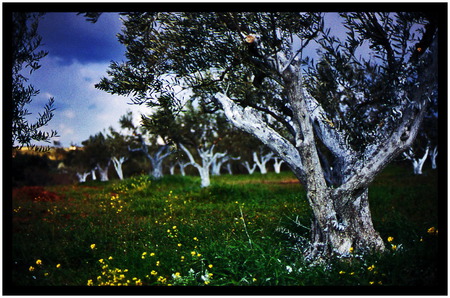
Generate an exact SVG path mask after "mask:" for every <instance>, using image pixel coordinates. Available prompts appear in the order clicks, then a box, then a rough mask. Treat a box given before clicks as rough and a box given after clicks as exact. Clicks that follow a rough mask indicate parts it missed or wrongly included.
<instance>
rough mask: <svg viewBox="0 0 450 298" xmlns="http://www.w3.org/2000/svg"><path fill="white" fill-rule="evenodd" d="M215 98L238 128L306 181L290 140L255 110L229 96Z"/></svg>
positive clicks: (218, 94)
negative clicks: (261, 143) (254, 138)
mask: <svg viewBox="0 0 450 298" xmlns="http://www.w3.org/2000/svg"><path fill="white" fill-rule="evenodd" d="M215 98H216V99H217V100H218V101H219V102H220V103H221V104H222V107H223V110H224V112H225V115H226V117H227V118H228V120H229V121H231V122H232V123H233V124H234V125H235V126H236V127H238V128H239V129H242V130H244V131H245V132H247V133H249V134H251V135H253V136H255V137H256V138H257V139H259V140H260V141H261V142H263V143H264V144H265V145H266V146H268V147H269V148H270V149H271V150H272V151H274V152H276V154H277V155H278V156H280V157H281V158H282V159H283V160H284V161H285V162H286V163H287V164H288V165H289V166H290V167H291V169H292V170H293V171H294V173H295V174H296V175H298V176H300V179H301V180H302V181H305V180H304V179H305V173H304V169H303V165H302V162H301V159H300V155H299V152H298V151H297V149H296V148H295V147H294V145H293V144H291V143H290V142H289V141H288V140H286V139H285V138H284V137H282V136H281V135H280V134H279V133H278V132H276V131H275V130H274V129H272V128H271V127H270V126H269V125H268V124H267V123H266V122H265V121H264V120H263V118H262V116H261V115H260V114H259V113H258V112H257V111H256V110H255V109H253V108H251V107H246V108H242V107H240V106H239V105H237V104H236V103H234V102H233V101H232V100H231V99H230V98H229V97H228V96H227V95H225V94H223V93H217V94H216V96H215Z"/></svg>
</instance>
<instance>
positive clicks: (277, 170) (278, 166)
mask: <svg viewBox="0 0 450 298" xmlns="http://www.w3.org/2000/svg"><path fill="white" fill-rule="evenodd" d="M283 163H284V161H283V160H282V159H281V158H278V157H275V158H274V164H273V168H274V170H275V173H277V174H280V172H281V165H282V164H283Z"/></svg>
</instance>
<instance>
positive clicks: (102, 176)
mask: <svg viewBox="0 0 450 298" xmlns="http://www.w3.org/2000/svg"><path fill="white" fill-rule="evenodd" d="M110 163H111V160H109V161H108V163H107V164H106V166H105V167H103V168H102V167H101V166H100V164H97V169H98V172H99V173H100V181H109V178H108V170H109V165H110Z"/></svg>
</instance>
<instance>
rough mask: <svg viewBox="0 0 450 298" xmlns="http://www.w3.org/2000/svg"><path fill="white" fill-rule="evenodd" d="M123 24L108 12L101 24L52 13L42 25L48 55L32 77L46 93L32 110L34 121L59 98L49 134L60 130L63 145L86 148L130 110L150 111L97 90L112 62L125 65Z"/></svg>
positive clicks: (33, 81) (32, 119)
mask: <svg viewBox="0 0 450 298" xmlns="http://www.w3.org/2000/svg"><path fill="white" fill-rule="evenodd" d="M120 29H121V21H120V19H119V15H118V14H115V13H105V14H103V15H102V16H101V18H100V19H99V21H98V22H97V23H95V24H93V23H90V22H87V21H86V20H85V18H84V17H83V16H82V15H77V14H76V13H47V14H45V15H44V17H43V18H42V19H41V21H40V23H39V28H38V30H39V34H40V35H41V36H42V45H41V48H40V49H42V50H45V51H48V53H49V54H48V55H47V56H46V57H45V58H43V59H42V60H41V61H40V64H41V65H42V67H41V68H40V69H39V70H37V71H36V72H34V73H33V74H32V75H31V76H29V79H30V80H29V83H30V84H32V85H33V86H34V87H35V88H37V89H39V90H40V94H39V95H38V96H36V97H35V98H34V99H33V102H32V104H31V105H30V106H29V107H28V109H29V110H30V112H32V115H31V116H30V117H29V119H30V121H31V122H32V121H34V119H35V118H36V117H37V114H38V113H39V112H42V110H43V106H44V105H45V103H47V101H48V98H49V97H54V98H55V107H56V110H55V112H54V114H55V116H54V118H53V119H52V120H51V121H50V123H49V125H48V126H47V127H45V128H44V129H43V130H45V131H50V130H57V131H58V134H59V135H60V137H59V138H55V139H54V140H57V141H60V142H61V144H62V146H66V147H67V146H69V145H70V144H72V143H73V144H77V145H81V142H82V141H83V140H86V139H87V138H89V136H90V135H93V134H96V133H97V132H100V131H102V130H103V129H107V128H108V127H109V126H114V127H115V128H116V129H119V125H118V119H119V117H120V116H121V115H123V114H125V113H126V112H127V110H131V111H133V112H134V114H135V117H136V119H138V115H139V114H140V112H144V113H145V112H146V111H148V109H147V108H146V107H143V106H136V105H130V104H129V103H130V100H129V99H127V98H125V97H122V96H115V95H111V94H109V93H106V92H104V91H101V90H97V89H96V88H95V87H94V85H95V84H96V83H98V82H99V81H100V78H101V77H103V76H106V70H107V68H108V66H109V64H110V61H112V60H114V61H122V60H124V53H125V47H124V46H122V45H121V44H120V43H119V42H118V41H117V37H116V35H117V33H119V32H120Z"/></svg>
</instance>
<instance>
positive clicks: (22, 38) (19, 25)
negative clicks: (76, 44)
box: [9, 12, 57, 149]
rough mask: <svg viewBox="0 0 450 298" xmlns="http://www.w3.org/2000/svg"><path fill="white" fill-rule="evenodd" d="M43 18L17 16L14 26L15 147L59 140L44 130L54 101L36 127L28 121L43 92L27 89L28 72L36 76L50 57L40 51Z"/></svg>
mask: <svg viewBox="0 0 450 298" xmlns="http://www.w3.org/2000/svg"><path fill="white" fill-rule="evenodd" d="M41 16H42V14H38V13H28V12H13V13H12V16H11V18H12V24H11V28H10V29H9V30H12V41H11V42H12V52H11V59H12V60H11V61H12V97H11V99H12V146H13V147H14V148H20V147H22V146H28V147H32V148H34V149H42V147H36V146H35V145H34V144H33V142H39V141H45V142H50V140H51V138H53V137H56V136H57V132H56V131H54V130H52V131H51V132H50V133H48V132H44V131H42V130H41V129H42V128H43V127H44V126H46V125H47V124H48V123H49V122H50V120H51V119H52V118H53V111H54V110H55V109H54V106H53V104H54V98H53V97H52V98H50V99H49V101H48V103H47V104H46V105H45V106H44V110H43V112H42V113H40V114H39V116H38V117H37V120H36V122H35V123H29V122H28V120H27V119H26V117H27V116H29V115H31V113H30V112H29V111H28V109H27V108H26V106H27V105H28V104H30V103H31V102H32V100H33V97H35V96H36V95H38V94H39V90H37V89H35V88H34V87H33V86H32V85H26V82H27V81H28V78H27V77H25V71H29V74H32V73H33V72H34V71H36V70H38V69H39V68H40V67H41V65H40V64H39V60H41V59H42V58H44V57H45V56H46V55H47V52H44V51H38V52H37V49H38V48H39V46H40V44H41V40H42V38H41V37H40V36H39V35H38V33H37V28H38V24H39V18H40V17H41Z"/></svg>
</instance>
